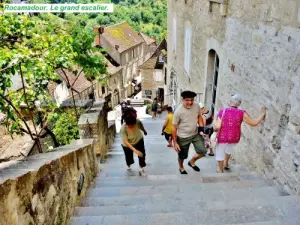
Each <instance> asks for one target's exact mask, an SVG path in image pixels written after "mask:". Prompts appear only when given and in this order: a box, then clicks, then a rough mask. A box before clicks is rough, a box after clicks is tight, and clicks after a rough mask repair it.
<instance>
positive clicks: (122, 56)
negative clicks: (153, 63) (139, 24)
mask: <svg viewBox="0 0 300 225" xmlns="http://www.w3.org/2000/svg"><path fill="white" fill-rule="evenodd" d="M94 32H95V33H96V36H95V45H96V46H99V47H101V48H103V49H105V50H106V52H107V55H106V57H107V59H108V60H109V61H110V62H111V64H112V65H114V66H115V67H117V68H118V67H122V78H123V80H121V82H122V85H121V86H122V89H121V90H118V92H119V93H120V98H127V97H130V96H131V95H132V94H133V93H134V88H135V86H136V85H138V84H139V82H140V79H139V77H138V66H139V65H141V64H142V63H143V62H144V61H145V60H146V59H147V55H149V57H150V55H151V51H153V46H154V45H155V41H154V42H153V41H150V38H149V37H147V36H146V35H144V34H141V33H138V32H136V31H134V30H133V29H132V27H130V25H129V24H128V23H127V22H122V23H119V24H115V25H112V26H108V27H101V26H95V27H94ZM138 81H139V82H138Z"/></svg>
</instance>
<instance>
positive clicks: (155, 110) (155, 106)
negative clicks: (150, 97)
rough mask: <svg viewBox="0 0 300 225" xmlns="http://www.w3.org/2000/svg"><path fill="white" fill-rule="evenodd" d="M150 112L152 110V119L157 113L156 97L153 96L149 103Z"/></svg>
mask: <svg viewBox="0 0 300 225" xmlns="http://www.w3.org/2000/svg"><path fill="white" fill-rule="evenodd" d="M151 112H152V119H155V118H156V113H157V99H156V98H155V99H154V101H153V103H152V105H151Z"/></svg>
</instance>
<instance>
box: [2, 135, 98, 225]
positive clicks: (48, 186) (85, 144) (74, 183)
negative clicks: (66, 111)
mask: <svg viewBox="0 0 300 225" xmlns="http://www.w3.org/2000/svg"><path fill="white" fill-rule="evenodd" d="M94 148H95V145H94V140H93V139H87V140H79V141H73V142H72V144H71V145H66V146H63V147H59V148H57V149H54V151H52V152H48V153H44V154H37V155H34V156H30V157H27V158H25V159H22V160H18V161H15V162H13V163H12V164H11V165H10V166H8V167H6V168H4V169H2V170H1V171H0V217H1V222H0V224H1V225H28V224H32V225H41V224H43V225H50V224H51V225H52V224H67V223H68V219H69V217H70V215H72V213H73V209H74V207H75V206H76V205H77V204H78V203H79V202H80V200H81V199H82V197H84V196H85V192H86V190H87V188H88V186H89V183H90V182H91V181H92V180H93V178H94V177H95V176H96V174H97V172H98V163H97V158H96V154H95V150H94Z"/></svg>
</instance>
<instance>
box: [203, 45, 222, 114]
mask: <svg viewBox="0 0 300 225" xmlns="http://www.w3.org/2000/svg"><path fill="white" fill-rule="evenodd" d="M219 63H220V60H219V56H218V54H217V53H216V51H215V50H213V49H212V50H210V51H209V52H208V65H207V77H206V90H205V92H206V94H205V104H206V105H209V106H210V107H209V108H210V111H211V113H212V114H214V112H215V106H216V97H217V88H218V75H219Z"/></svg>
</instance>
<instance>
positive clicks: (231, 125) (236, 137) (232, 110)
mask: <svg viewBox="0 0 300 225" xmlns="http://www.w3.org/2000/svg"><path fill="white" fill-rule="evenodd" d="M241 103H242V98H241V96H240V95H239V94H235V95H233V96H231V99H230V107H228V108H224V109H221V110H220V111H219V113H218V119H217V122H216V125H215V130H216V131H218V133H217V140H216V141H217V145H216V160H217V161H218V171H217V172H218V173H223V168H224V169H225V170H229V168H230V167H229V159H230V157H231V154H232V153H233V150H234V148H235V146H236V144H237V143H238V142H239V141H240V138H241V124H242V122H245V123H246V124H248V125H250V126H253V127H255V126H257V125H259V124H260V123H261V122H262V121H263V119H264V118H265V116H266V107H265V106H263V107H262V108H261V114H260V116H259V118H258V119H257V120H254V119H252V118H251V117H250V116H249V115H248V114H247V113H246V111H244V110H241V109H239V108H238V107H239V106H240V105H241ZM224 161H225V162H224Z"/></svg>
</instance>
